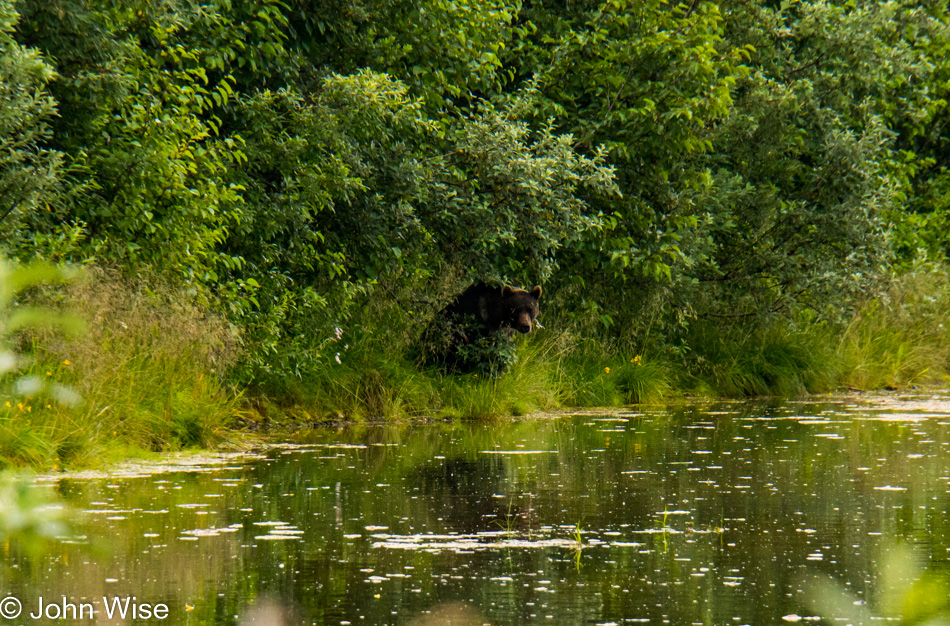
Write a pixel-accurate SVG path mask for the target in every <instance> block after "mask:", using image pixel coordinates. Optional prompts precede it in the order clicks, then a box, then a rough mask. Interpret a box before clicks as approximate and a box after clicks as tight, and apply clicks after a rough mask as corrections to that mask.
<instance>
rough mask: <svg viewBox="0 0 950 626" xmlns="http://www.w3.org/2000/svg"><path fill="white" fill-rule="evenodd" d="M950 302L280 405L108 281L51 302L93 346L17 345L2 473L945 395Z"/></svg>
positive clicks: (906, 280)
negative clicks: (596, 410)
mask: <svg viewBox="0 0 950 626" xmlns="http://www.w3.org/2000/svg"><path fill="white" fill-rule="evenodd" d="M948 293H950V289H948V287H947V279H946V275H945V274H944V273H940V272H929V273H918V274H908V275H906V276H904V277H902V278H901V279H895V280H894V281H893V284H892V285H891V287H890V288H889V289H888V290H886V291H885V292H884V296H883V297H882V298H880V299H878V300H874V301H871V302H867V303H865V304H864V305H863V306H862V307H861V308H860V309H858V310H857V311H856V312H855V313H854V315H853V316H852V317H851V319H850V322H849V323H847V324H838V325H835V324H831V323H827V322H815V321H814V320H809V319H808V316H800V318H799V319H796V320H792V321H784V322H776V323H775V324H773V325H771V326H768V325H764V326H760V327H759V328H758V329H757V330H756V331H755V332H747V331H745V330H744V329H739V330H736V331H735V332H733V333H727V332H722V331H721V329H720V330H718V331H716V332H713V330H712V328H713V327H712V326H704V325H703V324H702V322H701V321H695V322H694V323H693V325H692V326H691V328H690V329H689V334H688V338H689V343H688V349H683V348H679V349H676V348H674V347H672V346H665V347H664V346H653V347H646V348H645V349H643V350H642V351H635V350H633V349H631V348H625V347H624V346H623V345H622V344H620V343H617V342H616V341H614V342H609V341H594V340H592V339H589V338H587V339H584V338H582V335H581V334H580V333H579V332H578V330H577V329H576V328H575V327H571V326H566V325H564V326H562V325H561V324H559V323H558V322H557V320H556V319H553V320H552V319H551V318H556V313H553V314H552V313H551V312H548V313H547V319H548V321H546V326H547V328H546V329H545V330H543V331H540V332H538V333H535V334H533V335H532V336H530V337H527V338H524V339H521V340H519V344H518V355H517V356H518V358H517V360H516V361H515V362H514V364H513V365H511V367H510V368H509V371H507V372H506V373H505V374H504V375H502V376H499V377H489V378H485V377H484V376H483V377H481V378H479V376H478V375H477V374H472V375H468V376H455V375H448V374H445V373H443V372H441V371H439V370H436V369H431V368H430V369H426V368H420V367H419V366H418V364H417V363H416V362H415V360H414V359H413V358H412V353H411V351H410V350H409V349H408V348H407V346H406V345H402V346H398V347H397V348H398V349H393V350H387V349H386V346H383V345H380V344H379V343H377V342H366V343H365V344H363V345H361V344H360V343H358V342H357V343H354V344H345V345H344V346H341V349H340V353H339V354H337V355H336V356H337V358H331V359H326V360H325V361H324V362H323V363H322V364H321V365H320V366H318V367H315V368H314V369H313V370H312V371H309V372H307V373H305V374H304V375H302V376H301V377H300V378H298V379H296V380H293V381H290V382H285V383H284V384H282V386H281V387H280V388H279V389H277V388H274V387H266V386H259V387H247V386H241V387H239V386H238V385H236V384H235V383H234V382H233V381H231V380H230V379H229V376H228V372H229V371H230V369H231V368H232V367H233V366H234V364H236V363H238V362H239V361H240V359H242V358H244V355H242V350H247V349H249V348H247V347H246V346H242V345H241V342H240V336H239V335H238V334H237V333H236V331H235V329H233V328H231V327H230V326H229V325H228V323H227V322H226V321H225V320H224V319H222V318H220V317H217V316H214V315H213V314H211V312H210V311H209V310H208V309H206V308H203V307H201V306H200V305H198V304H196V303H195V302H194V300H193V299H189V298H188V297H186V296H184V295H182V294H181V293H180V292H177V291H175V290H172V289H167V288H162V287H160V286H157V285H154V284H153V285H144V284H138V285H135V284H131V283H128V282H123V281H120V280H118V279H116V278H114V277H108V276H106V275H105V274H97V275H94V276H93V277H91V278H88V279H87V280H84V281H80V282H76V283H74V284H71V285H70V286H69V287H68V288H66V289H65V290H63V291H59V292H57V294H56V298H47V300H49V301H55V302H54V303H53V304H54V305H55V306H56V307H59V308H61V309H62V310H72V311H74V312H75V313H76V314H78V315H79V316H80V317H82V318H83V319H84V321H85V327H86V329H85V332H83V333H80V334H75V335H63V334H62V333H59V332H53V331H50V330H42V329H34V330H33V331H31V332H30V334H28V335H23V336H21V337H20V339H19V346H20V349H21V352H22V356H23V358H22V361H23V363H24V364H25V365H24V366H21V368H20V369H19V371H17V372H16V373H15V377H14V376H11V375H10V374H8V376H7V385H6V387H5V390H4V398H3V399H2V400H0V405H2V406H0V465H2V466H6V467H15V466H32V467H35V468H39V469H54V470H56V469H60V468H64V467H69V468H86V467H97V466H104V465H111V464H113V463H115V462H117V461H120V460H123V459H125V458H129V457H139V458H141V457H148V456H149V455H153V454H155V453H160V452H167V451H174V450H182V449H195V448H196V449H215V448H219V447H221V446H227V445H229V443H230V442H234V441H235V440H236V439H238V438H239V434H240V433H246V432H249V433H254V432H260V431H265V430H272V429H283V428H290V429H297V428H302V427H311V426H313V425H319V424H327V423H333V422H371V421H406V420H419V419H441V420H446V419H471V420H490V419H494V418H499V417H504V416H511V415H525V414H529V413H532V412H537V411H551V410H557V409H561V408H565V407H585V406H600V407H603V406H618V405H623V404H631V403H651V402H660V401H668V400H669V399H671V398H677V397H683V396H710V397H748V396H767V395H774V396H786V397H787V396H801V395H806V394H813V393H822V392H828V391H833V390H870V389H882V388H888V389H904V388H908V387H911V386H914V385H927V384H945V383H946V382H947V380H948V379H947V374H948V371H950V368H948V363H950V336H948V332H947V328H946V325H945V323H944V322H945V321H946V320H947V319H948V315H947V312H948V310H950V297H948ZM371 334H372V333H371V332H366V333H365V335H366V336H370V335H371ZM24 381H25V382H24ZM38 383H42V385H39V384H38ZM31 385H32V387H31Z"/></svg>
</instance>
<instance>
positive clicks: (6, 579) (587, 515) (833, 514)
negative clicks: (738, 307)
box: [0, 395, 950, 626]
mask: <svg viewBox="0 0 950 626" xmlns="http://www.w3.org/2000/svg"><path fill="white" fill-rule="evenodd" d="M948 447H950V398H948V397H947V396H945V395H939V396H930V395H927V396H916V397H909V396H905V397H899V396H892V397H874V398H853V397H849V398H833V397H829V398H823V399H819V400H811V401H807V402H794V401H788V402H781V403H780V402H775V403H763V402H748V403H744V402H719V403H710V402H697V403H684V404H678V405H674V406H669V407H655V408H642V407H636V408H631V409H628V410H620V411H618V410H604V411H597V410H587V411H584V412H581V413H571V414H566V415H561V416H549V417H540V418H537V417H536V418H530V419H522V420H512V421H507V420H506V421H499V422H495V423H490V424H470V423H451V424H443V423H434V424H420V425H411V426H408V425H402V426H399V425H396V426H392V425H389V426H357V427H351V428H344V429H339V430H338V429H319V430H314V431H310V432H308V433H305V434H302V435H300V436H298V438H297V439H296V440H295V442H294V443H293V444H286V445H276V446H274V447H272V448H267V449H264V450H258V451H256V452H255V453H253V454H245V455H223V456H221V457H218V458H216V460H215V461H214V462H211V463H207V462H204V463H193V464H188V463H181V464H178V465H173V466H171V467H164V468H160V467H147V468H138V469H136V470H135V471H126V472H119V473H116V474H113V475H110V476H106V477H102V476H100V477H81V476H79V477H75V476H73V477H68V478H59V479H56V480H53V479H49V480H47V481H40V483H38V485H37V487H36V488H37V489H50V490H53V491H55V492H57V493H58V495H59V497H60V498H61V500H63V501H64V502H65V503H66V505H67V506H68V507H70V509H71V510H72V511H74V512H75V515H74V517H76V518H77V519H80V520H82V521H81V525H80V526H79V527H78V529H79V532H80V533H81V535H82V536H81V537H79V538H76V539H73V540H70V541H66V542H63V543H62V544H60V545H59V551H58V552H57V553H55V554H49V555H47V556H44V557H33V558H29V557H27V556H25V555H21V554H19V553H17V552H16V551H11V550H9V548H8V549H7V551H6V553H5V555H4V556H3V560H5V561H6V564H5V565H3V566H2V574H0V582H2V584H3V587H4V588H3V589H0V596H2V595H4V594H7V593H10V594H13V595H14V596H16V597H18V598H19V599H20V600H21V601H22V603H23V606H24V615H26V614H27V612H28V611H35V610H36V605H37V603H38V602H39V597H41V596H42V597H43V598H44V601H45V602H56V603H58V604H61V603H62V602H63V601H64V600H63V598H64V597H65V598H66V600H65V601H67V602H72V603H75V604H79V603H81V602H88V603H91V604H93V605H94V607H95V616H94V618H93V620H89V619H86V620H85V621H84V622H83V623H96V622H98V623H143V624H144V623H149V624H157V623H162V624H242V623H251V621H252V620H254V619H255V617H256V622H254V623H267V624H271V625H272V626H273V625H274V624H276V623H278V619H280V620H281V623H285V624H321V625H322V624H333V625H339V624H344V625H345V624H353V625H357V624H372V625H377V624H412V625H419V624H449V623H451V624H465V625H468V624H640V623H643V624H674V625H683V624H756V625H757V624H779V623H787V622H803V623H816V622H817V619H818V615H817V614H816V612H815V610H814V609H812V608H810V607H809V604H808V602H807V600H808V598H806V595H808V594H807V593H806V592H804V591H803V588H804V587H806V586H807V585H806V584H805V583H804V581H806V580H808V579H810V578H813V577H815V576H819V577H820V578H819V580H822V581H825V582H824V583H822V584H826V585H828V586H832V587H834V586H836V585H837V587H839V588H840V589H841V590H842V591H841V593H842V594H844V596H843V597H847V598H849V599H851V605H852V606H854V607H858V609H856V610H862V611H869V612H871V613H875V612H876V611H878V610H879V609H880V610H883V608H881V607H880V605H879V600H880V599H881V598H886V590H882V589H881V588H880V583H881V581H882V580H884V579H886V576H885V575H884V574H883V570H884V569H885V566H884V564H885V563H887V562H888V561H887V559H886V557H885V555H886V554H887V553H888V551H893V550H894V549H895V548H894V546H895V545H897V544H898V543H903V544H904V545H910V546H913V549H914V551H915V554H916V555H917V556H918V558H919V559H920V560H921V562H922V563H924V564H925V565H926V566H927V567H929V568H930V569H931V570H932V571H933V570H935V568H936V569H939V568H941V567H943V566H944V564H946V563H947V562H948V560H950V516H948V514H947V511H948V505H950V450H948ZM80 512H81V513H80ZM832 578H833V579H834V580H836V581H837V583H834V582H832ZM128 596H134V597H135V598H136V600H135V602H144V603H149V604H151V605H153V606H154V605H156V604H165V605H167V606H168V611H169V613H168V617H166V618H165V619H163V620H157V619H155V618H154V617H153V618H152V619H141V617H140V619H138V620H131V619H128V618H127V619H125V620H121V621H119V620H117V619H113V620H109V619H108V618H107V616H106V615H105V611H104V610H103V607H102V599H103V597H105V598H112V597H120V598H124V597H128ZM277 615H281V616H282V617H280V618H278V617H277ZM783 620H784V621H783ZM79 621H82V620H79ZM8 623H18V624H31V623H62V622H56V621H55V620H47V619H45V618H43V619H40V620H31V619H23V618H22V617H21V618H20V619H18V620H15V621H10V622H8Z"/></svg>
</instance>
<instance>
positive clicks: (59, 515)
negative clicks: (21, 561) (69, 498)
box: [0, 470, 68, 556]
mask: <svg viewBox="0 0 950 626" xmlns="http://www.w3.org/2000/svg"><path fill="white" fill-rule="evenodd" d="M31 483H32V481H31V480H30V477H29V476H27V475H25V474H15V473H13V472H11V471H9V470H4V471H2V472H0V544H2V545H4V546H9V545H10V544H12V545H13V546H15V548H17V549H20V550H25V551H26V552H27V553H28V554H31V555H33V556H41V555H42V554H43V552H44V547H45V546H46V544H47V543H49V542H51V541H54V540H56V539H60V538H62V537H63V536H64V535H65V534H66V533H67V531H68V528H67V525H66V523H65V518H66V511H65V509H64V508H63V506H62V505H60V504H58V503H56V502H55V501H54V500H53V499H52V498H50V497H48V496H46V495H45V494H44V493H43V491H41V490H40V489H38V488H37V487H36V486H35V485H33V484H31Z"/></svg>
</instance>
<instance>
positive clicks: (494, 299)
mask: <svg viewBox="0 0 950 626" xmlns="http://www.w3.org/2000/svg"><path fill="white" fill-rule="evenodd" d="M540 297H541V287H535V288H534V289H532V290H531V291H525V290H523V289H515V288H513V287H508V286H505V287H492V286H491V285H486V284H484V283H475V284H473V285H471V286H470V287H468V288H467V289H466V290H465V291H463V292H462V293H460V294H459V295H458V296H457V297H456V298H455V299H454V300H453V301H452V302H451V303H449V304H448V305H447V306H446V307H445V308H444V309H442V311H440V312H439V315H438V316H436V319H435V320H433V323H432V324H431V325H430V327H429V328H428V330H427V331H426V334H425V336H424V341H423V343H424V347H425V352H426V353H427V356H426V361H427V362H429V363H440V364H441V365H442V366H443V367H445V368H446V369H448V370H450V371H455V372H459V373H464V372H471V371H492V372H494V373H497V372H498V371H499V370H500V369H503V367H502V366H498V365H497V364H496V365H492V364H490V363H486V362H485V361H486V360H497V359H496V358H495V357H494V355H493V351H494V350H496V349H495V348H492V346H497V345H499V344H497V343H496V341H499V340H501V339H497V338H504V340H505V341H509V342H510V341H511V338H512V337H513V336H514V334H515V332H519V333H530V332H531V331H532V329H533V328H534V327H535V325H536V322H535V320H536V318H537V317H538V312H539V309H538V299H539V298H540ZM486 350H487V352H486Z"/></svg>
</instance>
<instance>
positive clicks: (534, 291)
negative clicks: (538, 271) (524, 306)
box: [531, 285, 541, 300]
mask: <svg viewBox="0 0 950 626" xmlns="http://www.w3.org/2000/svg"><path fill="white" fill-rule="evenodd" d="M531 295H532V296H534V299H535V300H540V299H541V286H540V285H538V286H537V287H535V288H534V289H532V290H531Z"/></svg>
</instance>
